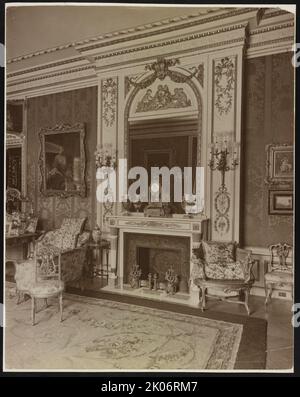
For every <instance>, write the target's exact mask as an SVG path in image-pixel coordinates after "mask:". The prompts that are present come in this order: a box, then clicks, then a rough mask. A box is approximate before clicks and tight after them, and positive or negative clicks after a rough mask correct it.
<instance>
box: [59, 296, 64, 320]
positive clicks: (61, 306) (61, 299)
mask: <svg viewBox="0 0 300 397" xmlns="http://www.w3.org/2000/svg"><path fill="white" fill-rule="evenodd" d="M58 300H59V311H60V321H62V320H63V296H62V293H61V294H60V295H59V297H58Z"/></svg>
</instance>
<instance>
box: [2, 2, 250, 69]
mask: <svg viewBox="0 0 300 397" xmlns="http://www.w3.org/2000/svg"><path fill="white" fill-rule="evenodd" d="M256 9H258V8H250V7H249V8H240V9H238V8H235V9H233V10H232V8H222V7H213V8H212V9H210V10H206V11H205V13H203V12H202V13H201V12H199V14H198V15H189V16H182V17H176V18H171V19H167V20H163V21H158V22H154V23H151V24H146V25H140V26H137V27H134V28H130V29H127V30H122V31H117V32H111V33H106V34H104V35H101V36H97V37H92V38H90V39H86V40H80V41H76V42H73V43H67V44H63V45H60V46H55V47H52V48H48V49H45V50H39V51H36V52H33V53H30V54H25V55H21V56H19V57H15V58H11V59H8V60H7V64H10V63H14V62H19V61H21V60H25V59H29V58H32V57H35V56H39V55H44V54H49V53H51V52H56V51H59V50H64V49H67V48H70V47H79V46H81V47H82V48H81V51H88V50H90V49H92V48H100V47H104V46H105V47H109V46H111V45H114V44H117V43H122V42H125V41H128V40H137V39H140V38H145V37H149V36H154V35H157V34H161V33H165V32H172V31H177V30H178V29H179V28H180V29H184V28H186V27H192V26H197V25H199V24H204V23H208V22H213V21H217V20H219V19H223V18H230V17H232V16H237V15H241V14H246V13H249V12H253V11H254V10H256ZM216 12H223V13H222V14H219V15H214V16H211V17H207V18H204V19H203V17H204V16H205V14H206V15H207V14H210V13H216ZM199 18H200V19H199ZM187 19H193V20H194V21H190V22H185V21H186V20H187ZM182 22H183V23H182ZM174 24H175V26H172V25H174ZM162 25H170V26H168V27H166V28H164V29H159V28H160V26H162ZM155 28H158V29H157V30H154V31H153V29H155ZM142 30H145V31H148V32H146V33H140V34H138V35H134V36H130V37H121V38H119V39H114V40H110V41H105V40H107V39H110V38H111V37H118V36H125V35H126V34H127V35H128V34H132V33H134V32H136V31H138V32H140V31H142ZM150 30H152V31H150ZM149 31H150V32H149ZM97 40H98V41H99V40H100V41H102V43H97V44H93V45H89V46H87V47H84V46H86V45H87V44H88V43H91V42H95V41H97Z"/></svg>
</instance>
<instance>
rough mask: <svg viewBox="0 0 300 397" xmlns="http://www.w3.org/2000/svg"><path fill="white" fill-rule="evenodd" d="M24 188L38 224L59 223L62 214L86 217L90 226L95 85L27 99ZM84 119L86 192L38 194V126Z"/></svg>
mask: <svg viewBox="0 0 300 397" xmlns="http://www.w3.org/2000/svg"><path fill="white" fill-rule="evenodd" d="M27 121H28V140H27V153H28V154H27V158H28V161H27V167H28V168H27V189H28V195H29V196H30V198H31V199H32V200H33V203H34V209H35V213H36V214H37V215H38V216H39V222H40V223H39V228H42V229H44V230H49V229H53V228H57V227H59V226H60V224H61V222H62V219H63V218H64V217H65V216H78V217H84V216H87V217H88V222H87V227H88V228H89V227H93V219H95V217H94V216H92V214H94V213H95V198H96V194H95V169H94V161H93V153H94V151H95V148H96V141H97V87H89V88H84V89H79V90H74V91H68V92H62V93H58V94H51V95H45V96H41V97H36V98H30V99H29V100H28V109H27ZM62 122H64V123H71V124H73V123H77V122H83V123H85V128H86V139H85V149H86V160H87V167H86V184H87V196H86V197H85V198H81V197H69V198H58V197H42V196H41V194H40V192H39V189H40V183H41V175H40V169H39V166H38V159H39V154H40V142H39V138H38V133H39V130H40V128H41V127H46V126H49V127H51V126H54V125H56V124H59V123H62Z"/></svg>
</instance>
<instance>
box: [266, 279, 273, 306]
mask: <svg viewBox="0 0 300 397" xmlns="http://www.w3.org/2000/svg"><path fill="white" fill-rule="evenodd" d="M265 291H266V300H265V305H267V304H268V302H269V299H271V298H272V292H273V285H272V283H267V284H266V285H265Z"/></svg>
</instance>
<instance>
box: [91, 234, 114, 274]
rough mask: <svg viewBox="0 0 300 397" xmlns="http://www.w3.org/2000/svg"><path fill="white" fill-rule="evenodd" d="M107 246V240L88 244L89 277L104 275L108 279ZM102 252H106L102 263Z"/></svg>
mask: <svg viewBox="0 0 300 397" xmlns="http://www.w3.org/2000/svg"><path fill="white" fill-rule="evenodd" d="M109 248H110V243H109V241H107V240H101V241H99V242H98V243H94V242H90V243H89V244H88V272H89V276H90V277H91V278H95V277H101V278H104V277H106V279H107V280H108V263H109ZM104 252H105V254H106V255H105V263H103V256H104V255H103V254H104Z"/></svg>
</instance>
